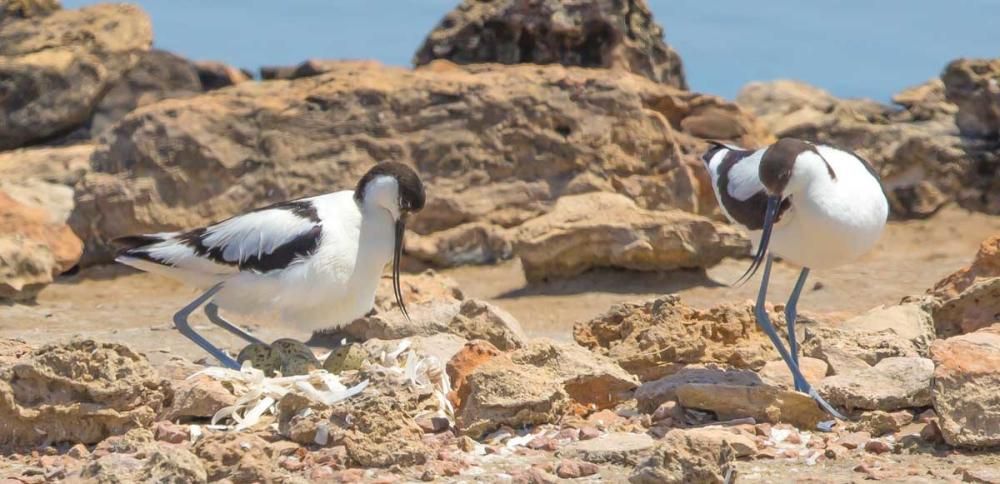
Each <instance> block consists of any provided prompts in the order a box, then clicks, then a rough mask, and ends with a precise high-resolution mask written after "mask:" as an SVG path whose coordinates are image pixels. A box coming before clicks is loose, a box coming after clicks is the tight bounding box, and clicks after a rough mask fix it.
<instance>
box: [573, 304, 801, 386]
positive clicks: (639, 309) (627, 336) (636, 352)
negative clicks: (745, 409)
mask: <svg viewBox="0 0 1000 484" xmlns="http://www.w3.org/2000/svg"><path fill="white" fill-rule="evenodd" d="M774 320H775V321H777V322H778V323H780V318H774ZM779 328H780V329H779V331H780V330H781V329H783V328H781V326H780V324H779ZM573 337H574V339H575V340H576V342H577V343H579V344H580V345H581V346H583V347H585V348H588V349H590V350H591V351H594V352H596V353H598V354H602V355H605V356H608V357H609V358H611V359H612V360H613V361H615V362H617V363H618V364H619V365H620V366H621V367H622V368H624V369H625V370H626V371H628V372H630V373H632V374H635V375H636V376H638V377H639V379H640V380H642V381H649V380H654V379H657V378H661V377H663V376H666V375H670V374H672V373H676V372H677V371H678V370H680V369H681V368H683V367H684V366H685V365H688V364H694V363H719V364H726V365H730V366H732V367H735V368H740V369H754V370H756V369H759V368H761V367H762V366H764V364H765V363H766V362H768V361H771V360H773V359H775V358H777V352H776V351H775V350H774V349H773V348H772V346H771V342H770V340H768V339H767V336H766V335H764V333H763V332H762V331H761V330H760V329H759V327H758V325H757V323H756V320H755V319H754V316H753V306H752V305H751V304H750V303H749V302H747V303H740V304H724V305H720V306H717V307H714V308H711V309H709V310H701V309H696V308H692V307H689V306H685V305H684V304H682V303H681V301H680V298H679V297H677V296H676V295H668V296H663V297H660V298H656V299H653V300H650V301H646V302H643V303H624V304H619V305H616V306H613V307H612V308H611V309H610V310H608V312H606V313H604V314H603V315H600V316H598V317H597V318H595V319H593V320H591V321H587V322H580V323H577V324H576V325H575V326H574V327H573Z"/></svg>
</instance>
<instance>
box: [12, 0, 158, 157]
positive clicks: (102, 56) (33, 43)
mask: <svg viewBox="0 0 1000 484" xmlns="http://www.w3.org/2000/svg"><path fill="white" fill-rule="evenodd" d="M152 40H153V33H152V28H151V26H150V21H149V17H147V16H146V14H145V13H144V12H143V11H142V10H141V9H139V7H136V6H132V5H112V4H98V5H92V6H87V7H83V8H80V9H76V10H57V11H53V12H51V13H50V14H48V15H42V16H35V17H30V18H26V19H18V18H5V19H3V21H2V22H0V78H4V79H5V80H6V82H5V84H6V86H5V87H6V89H5V90H6V91H7V92H8V93H9V95H7V96H4V100H3V101H0V112H3V113H4V121H5V122H4V123H3V124H2V125H0V150H3V149H10V148H16V147H18V146H24V145H26V144H28V143H32V142H36V141H40V140H43V139H46V138H49V137H52V136H55V135H59V134H62V133H64V132H67V131H70V130H72V129H74V128H77V127H79V126H81V125H83V124H84V123H85V122H86V121H87V120H88V119H89V117H90V115H91V113H92V112H93V110H94V106H95V105H96V104H97V103H98V101H99V100H100V99H101V98H102V97H103V96H104V94H105V92H106V91H107V90H108V89H109V88H110V86H111V85H112V84H113V83H114V82H116V81H117V80H118V79H119V78H120V77H121V76H122V75H123V74H124V73H125V72H127V71H128V70H129V69H130V68H131V67H132V66H133V65H134V64H135V63H136V62H137V61H138V59H139V55H140V54H141V53H142V52H143V51H145V50H147V49H148V48H149V46H150V44H151V43H152Z"/></svg>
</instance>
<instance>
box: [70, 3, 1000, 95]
mask: <svg viewBox="0 0 1000 484" xmlns="http://www.w3.org/2000/svg"><path fill="white" fill-rule="evenodd" d="M89 3H96V2H93V1H89V0H64V1H63V4H64V5H65V6H66V7H77V6H80V5H83V4H89ZM134 3H138V4H140V5H141V6H142V7H143V8H144V9H145V10H146V11H147V12H149V14H150V16H151V17H152V18H153V28H154V30H155V36H156V41H155V44H156V46H157V47H160V48H164V49H167V50H171V51H174V52H177V53H179V54H181V55H184V56H187V57H190V58H193V59H213V60H221V61H225V62H228V63H230V64H234V65H237V66H240V67H246V68H249V69H251V70H252V71H256V70H257V68H258V67H259V66H261V65H265V64H295V63H298V62H299V61H301V60H303V59H306V58H309V57H319V58H372V59H377V60H380V61H382V62H385V63H387V64H396V65H409V62H410V59H411V57H412V55H413V52H414V51H415V50H416V49H417V47H418V46H419V45H420V43H421V42H422V40H423V38H424V36H425V34H426V33H427V32H428V31H430V30H431V29H432V28H433V27H434V25H435V24H436V23H437V22H438V20H440V18H441V17H442V16H443V15H444V14H445V13H446V12H447V11H448V10H450V9H451V8H453V7H454V6H455V5H457V3H458V2H457V1H455V0H284V1H279V2H276V1H274V0H266V1H265V0H139V1H137V2H134ZM649 4H650V7H651V8H652V10H653V13H654V15H655V17H656V19H657V20H658V21H659V22H660V24H661V25H663V26H664V28H665V30H666V36H665V37H666V40H667V42H668V43H670V44H671V45H673V46H674V47H675V48H676V49H677V50H678V51H679V52H680V54H681V57H682V58H683V60H684V63H685V67H686V70H687V74H688V81H689V83H690V85H691V87H692V89H695V90H698V91H704V92H711V93H714V94H719V95H722V96H725V97H729V98H732V97H733V96H735V95H736V93H737V92H738V90H739V88H740V87H741V86H743V85H744V84H746V83H747V82H749V81H752V80H768V79H777V78H793V79H801V80H804V81H806V82H809V83H811V84H815V85H818V86H820V87H823V88H825V89H828V90H830V91H832V92H833V93H834V94H836V95H838V96H844V97H861V96H864V97H871V98H875V99H879V100H887V99H888V98H889V97H890V96H891V95H892V93H894V92H897V91H899V90H901V89H903V88H905V87H907V86H910V85H913V84H918V83H920V82H923V81H925V80H927V79H929V78H931V77H935V76H937V75H938V74H939V73H940V71H941V69H942V68H943V67H944V65H945V64H947V62H948V61H949V60H951V59H954V58H957V57H962V56H965V57H977V56H978V57H996V56H998V55H1000V0H961V1H954V2H946V1H931V0H912V1H904V0H825V1H821V2H810V1H803V0H768V1H758V2H750V1H739V0H715V1H710V0H706V1H700V0H650V1H649Z"/></svg>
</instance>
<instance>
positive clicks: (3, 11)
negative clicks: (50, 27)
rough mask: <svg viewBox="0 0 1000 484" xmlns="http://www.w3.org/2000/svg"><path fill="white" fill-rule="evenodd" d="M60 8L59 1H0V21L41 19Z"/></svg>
mask: <svg viewBox="0 0 1000 484" xmlns="http://www.w3.org/2000/svg"><path fill="white" fill-rule="evenodd" d="M61 8H62V5H61V4H60V3H59V0H0V21H3V20H5V19H7V18H31V17H43V16H45V15H49V14H51V13H52V12H55V11H57V10H59V9H61Z"/></svg>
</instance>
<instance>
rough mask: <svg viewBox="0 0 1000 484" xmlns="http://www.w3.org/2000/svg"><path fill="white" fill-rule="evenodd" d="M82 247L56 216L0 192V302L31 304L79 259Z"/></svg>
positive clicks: (78, 240)
mask: <svg viewBox="0 0 1000 484" xmlns="http://www.w3.org/2000/svg"><path fill="white" fill-rule="evenodd" d="M82 252H83V245H82V244H81V242H80V239H79V238H78V237H77V236H76V235H75V234H74V233H73V231H72V230H70V228H69V226H67V225H66V223H65V222H64V220H59V215H58V214H53V213H50V212H49V211H48V210H46V209H45V208H42V207H39V206H36V205H27V204H24V203H20V202H18V201H16V200H14V199H13V198H12V197H10V196H8V195H7V194H6V193H4V192H0V300H3V299H9V300H30V299H33V298H34V297H35V296H36V295H37V294H38V292H39V291H40V290H41V289H42V288H44V287H45V286H46V285H48V284H49V283H51V282H52V281H53V280H54V279H55V277H56V276H58V275H59V274H62V273H63V272H65V271H67V270H69V269H70V268H72V267H73V266H74V265H76V263H77V261H78V260H79V258H80V254H81V253H82Z"/></svg>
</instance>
